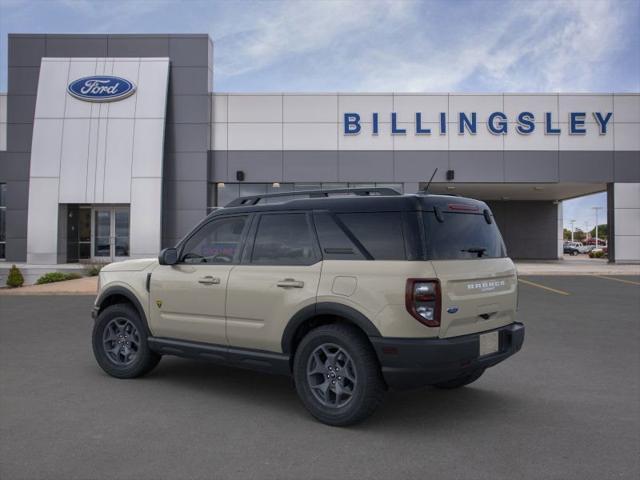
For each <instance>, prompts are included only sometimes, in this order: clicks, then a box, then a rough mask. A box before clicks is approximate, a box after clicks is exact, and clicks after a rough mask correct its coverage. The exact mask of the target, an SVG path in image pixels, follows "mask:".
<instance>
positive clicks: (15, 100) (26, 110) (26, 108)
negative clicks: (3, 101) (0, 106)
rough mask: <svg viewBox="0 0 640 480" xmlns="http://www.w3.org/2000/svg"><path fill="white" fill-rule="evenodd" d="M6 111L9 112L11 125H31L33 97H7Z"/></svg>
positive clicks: (33, 107)
mask: <svg viewBox="0 0 640 480" xmlns="http://www.w3.org/2000/svg"><path fill="white" fill-rule="evenodd" d="M7 109H8V111H9V112H11V120H10V121H11V123H29V124H32V123H33V117H34V115H35V111H36V96H35V95H9V96H8V97H7Z"/></svg>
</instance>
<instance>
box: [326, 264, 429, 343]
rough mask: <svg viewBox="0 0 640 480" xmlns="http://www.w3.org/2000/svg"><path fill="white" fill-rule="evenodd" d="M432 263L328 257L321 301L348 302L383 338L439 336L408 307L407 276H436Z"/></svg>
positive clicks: (346, 303) (345, 303)
mask: <svg viewBox="0 0 640 480" xmlns="http://www.w3.org/2000/svg"><path fill="white" fill-rule="evenodd" d="M434 277H435V271H434V270H433V268H432V266H431V262H425V261H414V262H411V261H404V260H402V261H395V260H375V261H369V260H325V261H324V262H323V268H322V277H321V279H320V287H319V289H318V302H334V303H341V304H344V305H347V306H349V307H351V308H354V309H356V310H358V311H359V312H361V313H362V314H363V315H364V316H365V317H367V318H369V319H370V320H371V321H372V322H373V324H374V325H375V326H376V327H377V328H378V330H379V331H380V334H381V335H382V336H383V337H421V338H423V337H424V338H426V337H437V336H438V328H432V327H427V326H426V325H423V324H421V323H420V322H418V321H417V320H415V319H414V318H413V317H412V316H411V315H410V314H409V313H408V312H407V309H406V307H405V286H406V282H407V278H434Z"/></svg>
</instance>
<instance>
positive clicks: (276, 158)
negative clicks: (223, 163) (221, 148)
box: [228, 150, 283, 182]
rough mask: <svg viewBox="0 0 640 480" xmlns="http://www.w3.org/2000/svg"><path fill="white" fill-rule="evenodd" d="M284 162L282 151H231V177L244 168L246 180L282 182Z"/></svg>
mask: <svg viewBox="0 0 640 480" xmlns="http://www.w3.org/2000/svg"><path fill="white" fill-rule="evenodd" d="M282 163H283V162H282V152H281V151H259V150H256V151H229V167H228V168H229V179H230V181H232V180H234V179H235V178H236V171H237V170H242V171H244V173H245V182H281V181H282Z"/></svg>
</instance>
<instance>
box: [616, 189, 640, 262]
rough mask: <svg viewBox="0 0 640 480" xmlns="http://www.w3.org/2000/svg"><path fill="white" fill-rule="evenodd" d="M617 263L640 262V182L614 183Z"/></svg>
mask: <svg viewBox="0 0 640 480" xmlns="http://www.w3.org/2000/svg"><path fill="white" fill-rule="evenodd" d="M613 215H614V218H613V225H614V232H613V241H614V255H615V262H616V263H640V183H614V184H613Z"/></svg>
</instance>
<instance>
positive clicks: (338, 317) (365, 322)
mask: <svg viewBox="0 0 640 480" xmlns="http://www.w3.org/2000/svg"><path fill="white" fill-rule="evenodd" d="M338 322H340V323H346V324H350V325H354V326H355V327H357V328H358V329H360V330H361V331H362V332H363V333H364V334H365V335H366V336H367V337H380V336H382V335H381V334H380V331H379V330H378V329H377V327H376V326H375V325H374V324H373V322H371V320H369V319H368V318H367V317H366V316H365V315H363V314H362V313H361V312H359V311H358V310H356V309H355V308H352V307H349V306H347V305H343V304H341V303H333V302H321V303H315V304H312V305H307V306H306V307H304V308H302V309H301V310H299V311H298V312H297V313H296V314H295V315H293V317H291V319H290V320H289V322H288V323H287V327H286V328H285V330H284V332H283V334H282V342H281V348H282V352H283V353H285V354H289V355H291V356H292V358H293V355H292V354H293V353H295V350H296V346H297V345H298V343H299V342H300V340H301V339H302V337H303V336H304V335H305V334H306V333H307V332H308V331H309V330H311V329H312V328H314V327H316V326H319V325H325V324H329V323H338Z"/></svg>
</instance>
